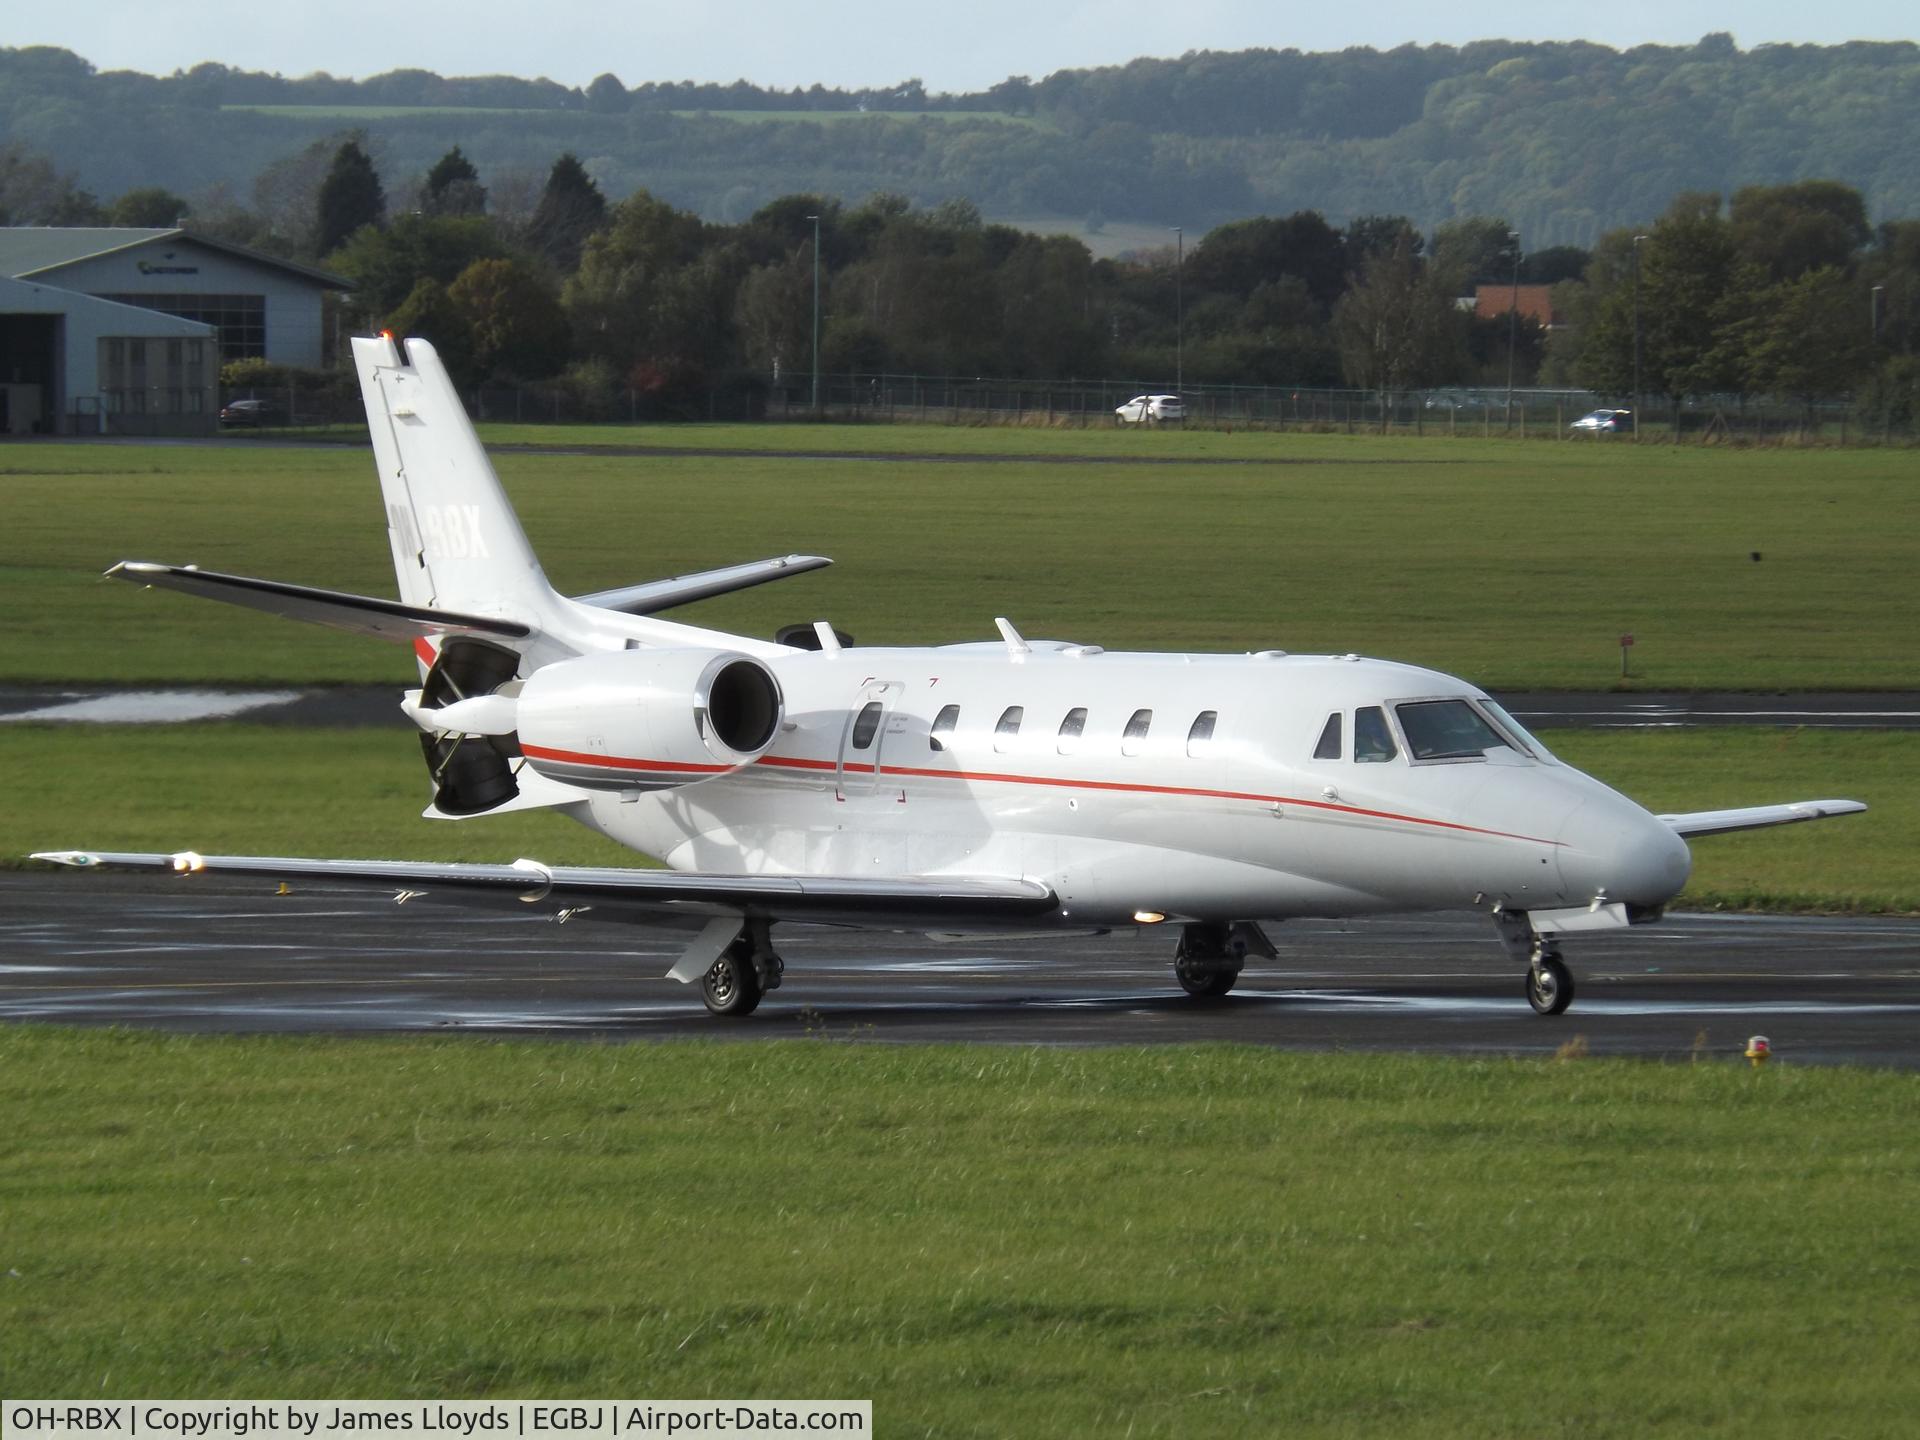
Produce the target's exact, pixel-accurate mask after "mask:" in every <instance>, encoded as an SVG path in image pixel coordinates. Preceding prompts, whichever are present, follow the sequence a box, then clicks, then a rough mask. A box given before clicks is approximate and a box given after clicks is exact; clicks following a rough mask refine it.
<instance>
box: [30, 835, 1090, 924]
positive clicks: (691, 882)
mask: <svg viewBox="0 0 1920 1440" xmlns="http://www.w3.org/2000/svg"><path fill="white" fill-rule="evenodd" d="M32 858H34V859H36V860H45V861H49V862H51V863H53V864H56V865H69V866H75V867H79V868H86V869H90V868H95V867H110V868H129V869H139V870H172V871H175V872H177V873H179V874H182V875H199V874H227V875H259V876H263V877H266V878H269V879H274V880H320V881H327V882H332V883H337V884H346V885H358V886H362V887H366V888H378V889H386V890H392V891H393V892H395V894H394V898H395V899H396V900H402V901H407V900H415V899H435V900H449V901H458V902H461V903H468V904H473V903H480V904H485V903H488V902H504V903H508V904H512V903H515V902H520V903H524V904H528V905H545V906H547V907H548V908H550V909H552V910H555V911H580V910H584V909H602V908H604V909H606V910H607V911H609V912H613V913H615V914H618V913H621V912H629V913H635V914H643V913H647V912H654V913H659V914H674V913H678V914H683V915H686V914H691V915H712V916H729V915H730V916H737V917H744V916H748V915H756V916H764V917H767V918H769V919H775V920H781V919H786V920H815V921H823V922H827V923H844V924H899V925H902V926H906V927H913V926H919V925H939V924H958V925H963V926H964V925H987V926H992V925H997V924H1004V923H1007V922H1011V921H1021V920H1027V921H1030V920H1032V919H1034V918H1035V917H1036V916H1039V915H1043V914H1045V913H1046V912H1048V911H1050V910H1052V909H1054V908H1055V906H1056V904H1057V901H1056V900H1055V897H1054V894H1053V892H1052V891H1051V890H1049V889H1048V888H1047V887H1046V886H1045V885H1042V884H1040V883H1039V882H1038V881H1033V880H1007V879H999V878H994V877H966V876H962V877H957V878H944V877H920V876H914V877H906V878H877V877H872V876H865V875H720V874H707V873H689V872H686V871H680V870H629V869H623V868H615V867H611V866H607V867H599V866H547V865H542V864H540V863H539V862H538V861H533V860H517V861H515V862H514V863H513V864H511V865H475V864H465V863H459V864H456V863H445V864H441V863H434V862H430V861H424V862H423V861H416V860H311V859H302V858H299V857H297V856H272V855H200V854H197V853H196V852H194V851H191V850H183V851H178V852H176V853H174V854H170V855H167V854H149V853H138V852H128V851H110V850H97V851H96V850H54V851H43V852H41V853H39V854H36V855H34V856H33V857H32Z"/></svg>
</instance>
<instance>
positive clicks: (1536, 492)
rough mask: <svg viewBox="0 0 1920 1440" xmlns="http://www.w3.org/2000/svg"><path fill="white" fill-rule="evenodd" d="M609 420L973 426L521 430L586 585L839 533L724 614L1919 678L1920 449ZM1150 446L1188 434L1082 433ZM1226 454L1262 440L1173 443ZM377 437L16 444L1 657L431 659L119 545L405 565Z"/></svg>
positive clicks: (30, 665) (240, 667) (554, 533)
mask: <svg viewBox="0 0 1920 1440" xmlns="http://www.w3.org/2000/svg"><path fill="white" fill-rule="evenodd" d="M493 433H494V435H495V437H496V438H498V439H501V440H514V439H520V438H523V435H522V433H521V432H515V431H512V430H506V429H499V430H495V431H494V432H493ZM592 433H593V434H594V435H596V436H598V437H600V438H602V439H603V440H608V441H617V440H619V439H621V438H627V439H633V438H638V439H641V440H642V441H644V442H648V443H655V444H669V445H687V446H700V445H712V446H717V447H720V448H733V447H741V446H746V445H752V446H756V447H758V446H763V445H764V446H783V447H789V448H803V449H827V450H849V451H850V450H853V449H856V448H864V449H866V450H869V451H872V450H880V451H885V452H901V451H906V452H919V453H923V454H950V453H953V452H955V451H962V450H964V451H965V452H966V453H971V454H976V455H978V456H979V457H980V458H979V459H978V460H977V461H968V460H934V459H916V458H913V457H912V455H911V454H909V455H908V456H907V457H906V458H900V459H889V460H868V461H853V460H822V459H808V460H801V459H791V458H788V459H783V458H780V457H779V456H778V454H767V455H764V456H753V455H750V456H745V457H740V456H733V455H714V456H643V457H625V456H613V455H599V456H596V455H585V456H561V455H551V454H507V455H503V456H501V457H500V460H499V467H500V470H501V472H502V476H503V479H504V480H505V482H506V484H507V486H508V488H509V490H510V491H511V492H512V494H513V496H514V498H515V501H516V503H517V504H518V505H519V506H520V507H521V510H522V514H523V516H524V518H525V520H526V524H527V528H528V530H529V532H530V533H531V535H532V536H533V539H534V542H535V545H536V547H537V548H538V549H539V551H540V552H541V555H542V557H543V559H544V561H545V563H546V566H547V569H548V571H549V573H550V574H551V575H552V576H553V578H554V579H555V581H556V582H557V583H558V584H560V585H561V586H562V587H563V588H567V589H570V590H572V591H575V592H580V591H586V590H592V589H599V588H604V587H607V586H611V585H616V584H623V583H629V582H631V581H634V580H638V579H645V578H650V577H654V576H658V575H662V574H671V573H678V572H684V571H686V570H690V569H696V568H702V567H705V566H710V565H719V564H724V563H728V562H732V561H737V560H742V559H749V558H754V557H757V556H762V555H774V554H782V553H787V552H790V551H794V550H810V551H816V552H819V553H824V554H828V555H832V556H834V557H835V558H836V559H837V560H838V561H839V562H840V563H839V565H838V566H837V567H836V568H835V569H834V570H832V571H829V572H827V573H826V574H824V575H818V576H813V577H808V578H806V579H804V580H800V581H797V582H796V583H795V584H793V585H781V586H772V587H766V588H763V589H760V590H757V591H752V592H748V593H746V594H743V595H739V596H732V597H727V598H726V599H723V600H718V601H712V602H708V603H706V604H704V605H701V606H696V607H691V608H689V609H687V610H684V611H682V612H678V613H680V614H682V615H684V616H685V617H686V618H687V619H689V620H691V621H696V622H699V623H705V624H711V625H717V626H720V627H722V628H729V629H739V630H743V631H747V632H750V633H759V634H768V633H771V631H772V630H773V629H774V628H776V627H777V626H778V625H780V624H783V623H788V622H791V621H795V620H811V619H815V618H821V617H825V618H830V619H832V620H833V621H834V622H835V623H836V624H838V625H840V626H841V628H843V629H846V630H849V631H851V632H852V633H853V634H854V635H855V636H856V637H858V638H859V639H860V640H861V641H862V642H865V643H895V642H898V643H920V642H928V641H939V640H957V639H977V638H982V637H990V636H991V634H992V628H991V620H992V617H993V616H994V615H996V614H1002V615H1010V616H1011V617H1013V619H1014V620H1015V622H1016V623H1017V624H1018V625H1020V627H1021V628H1022V629H1023V630H1024V631H1025V633H1027V634H1028V635H1031V636H1064V637H1069V638H1075V639H1082V640H1085V641H1089V642H1094V643H1100V644H1104V645H1106V646H1108V647H1109V648H1121V647H1142V648H1191V649H1220V650H1241V649H1252V648H1262V647H1267V646H1278V647H1281V648H1286V649H1293V650H1302V651H1314V650H1334V651H1346V650H1357V651H1360V652H1362V653H1366V654H1373V655H1383V656H1390V657H1393V658H1397V659H1405V660H1410V661H1414V662H1416V663H1421V664H1427V665H1433V666H1436V667H1438V668H1441V669H1445V670H1449V671H1452V672H1455V673H1459V674H1463V675H1466V676H1469V677H1472V678H1474V679H1476V680H1478V681H1480V682H1482V683H1485V684H1488V685H1491V686H1495V687H1502V686H1505V687H1513V688H1519V687H1529V686H1552V687H1565V688H1573V689H1582V688H1584V689H1600V688H1605V687H1608V686H1610V685H1613V684H1615V683H1616V682H1617V680H1618V673H1619V651H1618V649H1617V646H1616V642H1617V639H1618V636H1619V635H1620V634H1621V633H1622V632H1632V633H1633V634H1635V635H1636V637H1637V639H1638V645H1637V647H1636V648H1635V650H1634V652H1633V654H1634V667H1635V678H1634V683H1635V684H1638V685H1641V686H1646V687H1668V686H1676V687H1680V686H1703V687H1732V688H1740V687H1750V688H1767V689H1776V688H1778V689H1791V688H1809V687H1828V688H1840V687H1873V686H1889V687H1909V686H1912V685H1914V684H1915V683H1916V665H1915V655H1914V649H1913V643H1912V637H1913V635H1914V634H1915V633H1920V589H1916V587H1914V586H1913V585H1912V584H1911V573H1912V567H1913V562H1914V559H1915V553H1916V546H1915V540H1914V536H1915V535H1916V534H1920V486H1916V485H1915V484H1914V483H1913V481H1914V473H1915V472H1914V459H1913V456H1912V454H1911V453H1910V452H1904V451H1871V450H1867V451H1793V452H1788V451H1747V452H1718V451H1697V450H1666V449H1641V450H1635V449H1633V448H1632V447H1627V446H1591V447H1589V446H1550V445H1539V446H1525V445H1516V444H1510V443H1501V442H1493V443H1486V442H1479V441H1466V440H1454V441H1448V440H1432V441H1426V442H1419V441H1406V440H1380V439H1376V438H1369V437H1346V436H1293V435H1286V436H1276V435H1245V434H1232V435H1230V434H1221V433H1190V434H1153V435H1139V434H1133V433H1122V432H1114V431H1090V432H1084V433H1083V432H1071V431H1057V432H1053V431H1008V430H965V429H933V428H927V427H913V426H889V427H860V426H854V427H825V426H796V427H759V428H757V429H748V428H745V427H699V426H687V427H668V426H651V427H644V428H642V429H639V430H637V431H620V430H597V431H594V432H592ZM538 434H539V435H540V437H541V438H542V439H544V440H549V441H552V440H556V439H560V438H562V437H560V436H556V435H555V434H554V432H553V431H550V430H545V429H542V430H540V431H539V432H538ZM1143 452H1144V453H1146V454H1149V455H1153V456H1157V457H1160V458H1163V459H1165V460H1167V461H1168V463H1166V464H1164V465H1133V464H1129V465H1102V464H1099V463H1059V462H1066V461H1072V460H1075V459H1076V457H1090V458H1091V459H1092V460H1094V461H1096V462H1097V460H1098V459H1099V458H1100V457H1101V456H1103V455H1104V456H1109V457H1111V456H1114V455H1117V454H1123V453H1124V454H1127V455H1138V454H1141V453H1143ZM995 456H999V457H1000V458H998V459H996V458H993V457H995ZM1014 457H1044V458H1014ZM1218 458H1226V459H1235V460H1245V461H1247V462H1248V463H1245V464H1230V465H1201V464H1191V465H1190V464H1184V463H1182V462H1183V461H1184V460H1204V459H1218ZM1262 462H1272V463H1262ZM371 468H372V467H371V463H370V461H369V458H368V455H367V453H366V452H365V451H363V450H357V449H342V450H332V449H303V448H288V449H285V450H279V449H270V450H263V449H260V448H256V447H244V448H243V447H235V448H221V447H184V446H139V445H34V446H27V447H21V448H19V449H12V450H8V451H5V452H0V485H4V486H5V489H6V493H7V496H8V498H9V501H10V508H9V516H10V521H11V523H10V525H9V527H8V531H7V533H6V535H5V537H4V538H3V539H0V583H4V584H5V585H6V587H7V593H8V596H9V599H10V602H11V605H10V610H11V613H12V615H13V616H14V617H16V618H15V622H14V623H13V624H11V625H9V626H8V627H7V629H6V632H5V634H4V636H0V676H4V677H6V678H9V679H16V680H136V679H142V680H155V679H168V680H222V681H244V680H275V681H327V680H334V681H349V680H388V679H392V680H395V681H398V680H400V679H402V678H404V677H405V676H406V674H407V673H408V670H409V664H408V661H407V660H406V658H405V656H404V654H402V653H401V652H399V651H396V650H389V649H387V648H385V647H382V646H379V645H377V644H374V643H372V642H361V641H354V640H349V639H346V638H344V637H335V636H333V635H331V634H328V633H326V632H322V631H317V630H311V629H306V628H303V627H298V626H292V625H288V624H285V623H283V622H277V621H270V620H267V619H265V618H262V617H258V616H254V615H250V614H246V613H244V612H240V611H233V610H229V609H227V608H225V607H221V606H217V605H209V604H206V603H204V602H197V601H191V600H187V599H184V598H180V597H174V596H165V595H146V596H142V595H137V594H135V593H133V592H132V591H131V589H129V588H127V587H124V586H122V585H118V584H102V583H100V582H98V581H97V579H96V578H95V577H97V575H98V574H99V572H100V570H102V569H103V568H104V567H105V566H106V565H107V564H110V563H111V562H113V561H114V560H118V559H122V558H142V559H159V560H169V561H176V562H193V563H198V564H201V565H203V566H206V567H208V568H217V569H229V570H236V571H239V572H241V573H244V574H256V575H269V576H274V577H278V578H284V579H289V580H296V581H304V582H308V583H313V584H321V585H328V586H334V587H338V588H342V589H349V590H361V591H366V592H370V593H376V594H391V593H392V590H393V578H392V575H391V571H390V568H389V565H388V560H387V551H386V545H385V539H384V533H383V530H382V528H381V524H380V519H379V513H380V512H379V507H378V500H377V493H376V490H375V485H374V479H373V476H372V474H371ZM1755 553H1758V554H1759V555H1760V556H1761V559H1760V560H1759V561H1755V560H1753V559H1752V558H1750V557H1751V556H1752V555H1753V554H1755Z"/></svg>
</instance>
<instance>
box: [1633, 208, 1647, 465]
mask: <svg viewBox="0 0 1920 1440" xmlns="http://www.w3.org/2000/svg"><path fill="white" fill-rule="evenodd" d="M1646 238H1647V237H1646V236H1644V235H1636V236H1634V237H1633V438H1634V439H1635V440H1638V439H1639V438H1640V242H1641V241H1642V240H1644V239H1646Z"/></svg>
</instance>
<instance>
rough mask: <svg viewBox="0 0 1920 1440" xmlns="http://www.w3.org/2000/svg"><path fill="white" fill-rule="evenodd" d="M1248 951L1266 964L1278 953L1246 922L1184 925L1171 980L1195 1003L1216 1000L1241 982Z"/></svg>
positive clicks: (1255, 927) (1175, 953)
mask: <svg viewBox="0 0 1920 1440" xmlns="http://www.w3.org/2000/svg"><path fill="white" fill-rule="evenodd" d="M1249 951H1251V952H1252V953H1254V954H1257V955H1264V956H1266V957H1267V958H1268V959H1269V960H1271V959H1273V958H1274V957H1275V955H1276V954H1277V953H1278V952H1277V951H1276V950H1275V949H1274V948H1273V945H1272V943H1271V942H1270V941H1269V940H1268V939H1267V937H1266V936H1265V935H1264V934H1263V933H1262V932H1261V930H1260V927H1259V926H1258V925H1255V924H1254V923H1252V922H1251V921H1248V920H1241V921H1239V922H1237V923H1235V924H1232V925H1219V924H1196V925H1183V926H1181V927H1180V943H1179V944H1178V945H1177V946H1175V947H1174V951H1173V978H1174V979H1176V980H1178V981H1179V982H1180V988H1181V989H1182V990H1184V991H1186V992H1187V994H1189V995H1191V996H1193V998H1194V999H1196V1000H1219V999H1221V998H1222V997H1224V996H1225V995H1226V993H1227V992H1228V991H1229V990H1231V989H1233V986H1234V982H1235V981H1236V980H1238V979H1239V978H1240V971H1241V968H1242V967H1243V966H1244V965H1245V964H1246V962H1247V954H1248V952H1249Z"/></svg>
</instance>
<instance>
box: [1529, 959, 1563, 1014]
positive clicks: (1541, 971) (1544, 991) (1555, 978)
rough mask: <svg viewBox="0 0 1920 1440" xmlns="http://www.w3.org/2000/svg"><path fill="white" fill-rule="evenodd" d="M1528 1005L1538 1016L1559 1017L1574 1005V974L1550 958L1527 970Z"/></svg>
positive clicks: (1559, 962)
mask: <svg viewBox="0 0 1920 1440" xmlns="http://www.w3.org/2000/svg"><path fill="white" fill-rule="evenodd" d="M1527 1003H1528V1004H1529V1005H1531V1006H1532V1007H1533V1011H1534V1014H1536V1015H1558V1014H1560V1013H1561V1012H1562V1011H1564V1010H1565V1009H1566V1008H1567V1006H1569V1005H1571V1004H1572V1003H1573V972H1572V971H1570V970H1568V969H1567V967H1566V965H1565V964H1563V963H1562V962H1561V961H1559V960H1556V959H1554V958H1552V957H1551V956H1549V957H1548V958H1547V959H1545V960H1541V961H1539V962H1537V963H1536V964H1534V965H1531V966H1529V967H1528V968H1527Z"/></svg>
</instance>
